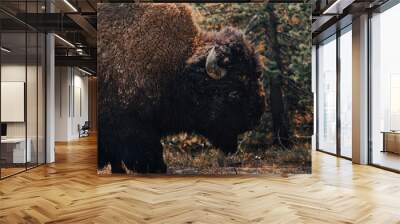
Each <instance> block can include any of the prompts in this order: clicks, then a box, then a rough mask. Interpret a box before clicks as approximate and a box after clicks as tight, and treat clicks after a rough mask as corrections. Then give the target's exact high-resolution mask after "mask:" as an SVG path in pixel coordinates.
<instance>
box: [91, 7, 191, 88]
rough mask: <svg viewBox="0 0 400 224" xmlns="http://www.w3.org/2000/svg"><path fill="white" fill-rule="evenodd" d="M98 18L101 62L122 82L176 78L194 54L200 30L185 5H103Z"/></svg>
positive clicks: (138, 83)
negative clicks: (171, 76) (176, 74)
mask: <svg viewBox="0 0 400 224" xmlns="http://www.w3.org/2000/svg"><path fill="white" fill-rule="evenodd" d="M98 14H99V15H98V20H99V21H98V33H99V34H98V45H99V46H98V56H99V57H100V62H101V63H102V64H105V65H106V66H107V69H113V71H114V72H112V73H114V74H113V75H117V76H118V78H119V80H120V81H122V82H125V83H127V82H130V81H132V80H129V79H131V78H132V75H133V76H135V77H136V78H135V79H136V82H137V83H136V85H139V86H140V82H141V81H142V82H143V81H145V80H143V77H146V76H147V78H150V79H151V78H157V77H160V75H162V76H164V77H165V76H166V75H172V74H175V73H177V72H179V71H180V70H181V69H182V67H183V66H184V64H185V61H186V60H187V59H188V58H189V57H190V56H191V54H192V51H193V48H194V41H195V38H196V35H197V33H198V29H197V27H196V25H195V23H194V21H193V18H192V13H191V9H190V8H189V7H188V6H186V5H184V4H151V3H122V4H116V3H102V4H99V9H98ZM100 72H101V71H100ZM110 74H111V73H110ZM110 74H109V73H105V74H99V75H104V76H106V77H104V78H105V79H108V78H110V77H107V75H110ZM137 76H141V78H140V77H137ZM129 77H130V78H129ZM145 79H146V78H145ZM131 84H133V83H131Z"/></svg>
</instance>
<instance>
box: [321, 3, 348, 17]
mask: <svg viewBox="0 0 400 224" xmlns="http://www.w3.org/2000/svg"><path fill="white" fill-rule="evenodd" d="M354 1H355V0H336V1H335V2H334V3H333V4H332V5H330V6H329V7H328V8H327V9H325V10H324V12H323V13H322V14H324V15H327V14H336V15H338V14H342V13H343V9H345V8H347V7H348V6H349V5H351V4H352V3H353V2H354Z"/></svg>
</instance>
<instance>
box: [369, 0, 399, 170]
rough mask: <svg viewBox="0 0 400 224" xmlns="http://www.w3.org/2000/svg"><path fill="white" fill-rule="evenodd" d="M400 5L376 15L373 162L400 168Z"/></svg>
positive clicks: (373, 73) (374, 31)
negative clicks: (399, 26) (399, 25)
mask: <svg viewBox="0 0 400 224" xmlns="http://www.w3.org/2000/svg"><path fill="white" fill-rule="evenodd" d="M399 21H400V5H396V6H394V7H393V8H391V9H389V10H387V11H385V12H383V13H381V14H376V15H374V16H373V18H372V20H371V22H372V24H371V25H372V38H371V40H372V49H371V50H372V63H371V65H372V74H371V76H372V77H371V88H372V89H371V109H372V111H371V120H372V125H371V134H372V163H374V164H378V165H381V166H385V167H389V168H392V169H397V170H400V155H399V154H400V132H399V131H400V113H399V109H400V108H399V107H400V105H399V97H398V96H399V95H400V63H399V56H398V55H399V52H400V44H399V41H398V40H399V39H400V30H399V29H395V28H394V27H398V22H399Z"/></svg>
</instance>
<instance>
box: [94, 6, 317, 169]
mask: <svg viewBox="0 0 400 224" xmlns="http://www.w3.org/2000/svg"><path fill="white" fill-rule="evenodd" d="M98 33H99V34H98V82H99V83H98V88H99V91H98V94H99V97H98V104H99V105H98V106H99V117H98V120H99V130H98V173H99V174H109V173H127V174H142V173H166V174H212V175H214V174H215V175H216V174H222V175H225V174H269V173H273V174H282V175H286V174H293V173H310V172H311V135H312V132H313V124H312V122H313V95H312V92H311V6H310V5H309V4H265V3H214V4H206V3H195V4H183V3H179V4H154V3H140V4H136V3H123V4H117V3H102V4H99V5H98Z"/></svg>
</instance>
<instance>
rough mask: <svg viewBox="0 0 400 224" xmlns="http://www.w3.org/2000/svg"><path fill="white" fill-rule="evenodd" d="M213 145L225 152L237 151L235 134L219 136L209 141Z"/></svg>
mask: <svg viewBox="0 0 400 224" xmlns="http://www.w3.org/2000/svg"><path fill="white" fill-rule="evenodd" d="M211 142H212V143H213V145H214V146H216V147H218V148H219V149H220V150H221V151H222V152H224V153H225V154H229V153H235V152H236V151H237V147H238V144H237V136H230V137H225V136H224V137H220V138H217V139H216V140H214V141H211Z"/></svg>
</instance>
